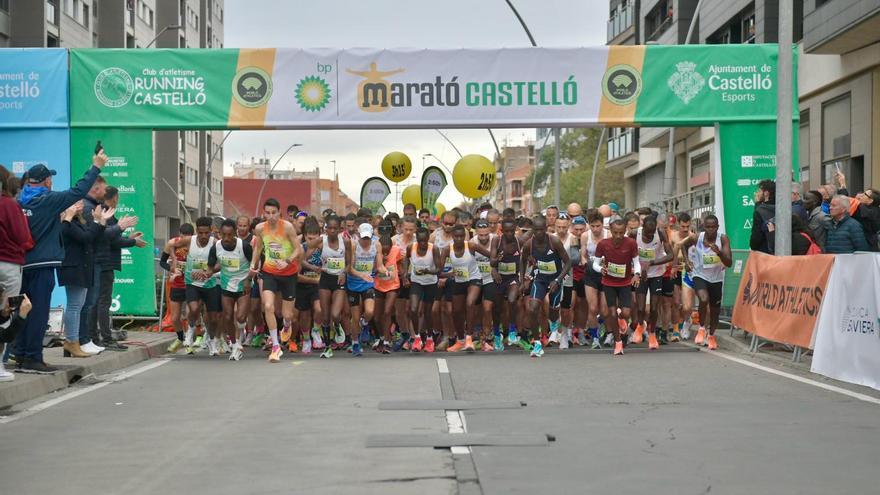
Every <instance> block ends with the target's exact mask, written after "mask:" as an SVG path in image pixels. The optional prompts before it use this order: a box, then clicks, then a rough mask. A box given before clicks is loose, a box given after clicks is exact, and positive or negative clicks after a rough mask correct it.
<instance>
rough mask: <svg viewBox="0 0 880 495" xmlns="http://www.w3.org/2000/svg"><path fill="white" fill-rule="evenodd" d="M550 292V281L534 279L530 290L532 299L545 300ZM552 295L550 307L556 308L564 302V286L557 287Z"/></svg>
mask: <svg viewBox="0 0 880 495" xmlns="http://www.w3.org/2000/svg"><path fill="white" fill-rule="evenodd" d="M549 292H550V282H548V281H546V280H541V279H537V278H536V279H535V280H532V289H531V290H530V291H529V294H530V296H531V297H532V299H537V300H538V301H543V300H544V297H546V296H547V295H548V293H549ZM549 295H550V309H556V308H558V307H559V305H560V304H561V303H562V286H561V285H559V286H558V287H557V288H556V292H553V293H552V294H549Z"/></svg>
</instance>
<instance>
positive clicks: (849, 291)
mask: <svg viewBox="0 0 880 495" xmlns="http://www.w3.org/2000/svg"><path fill="white" fill-rule="evenodd" d="M814 349H815V351H814V352H813V363H812V366H811V368H810V369H811V371H813V372H814V373H819V374H822V375H825V376H827V377H830V378H834V379H837V380H843V381H845V382H850V383H856V384H859V385H865V386H868V387H872V388H875V389H877V390H880V255H877V254H845V255H838V256H837V259H836V260H835V262H834V268H833V269H832V270H831V277H830V279H829V280H828V290H827V291H826V295H825V299H824V301H823V302H822V310H821V312H820V313H819V324H818V329H817V331H816V338H815V347H814Z"/></svg>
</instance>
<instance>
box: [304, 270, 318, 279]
mask: <svg viewBox="0 0 880 495" xmlns="http://www.w3.org/2000/svg"><path fill="white" fill-rule="evenodd" d="M301 275H302V276H303V277H305V278H310V279H314V280H317V279H319V278H321V274H320V273H318V272H303V273H302V274H301Z"/></svg>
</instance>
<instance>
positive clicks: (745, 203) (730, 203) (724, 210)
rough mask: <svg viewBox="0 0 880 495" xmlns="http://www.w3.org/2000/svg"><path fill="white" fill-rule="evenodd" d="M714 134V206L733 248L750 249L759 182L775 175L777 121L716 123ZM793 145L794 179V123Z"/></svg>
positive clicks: (795, 171) (794, 173)
mask: <svg viewBox="0 0 880 495" xmlns="http://www.w3.org/2000/svg"><path fill="white" fill-rule="evenodd" d="M715 135H716V136H718V137H717V141H716V153H717V154H716V164H717V165H716V173H715V192H716V195H715V210H716V212H717V213H718V219H719V220H720V221H721V229H722V231H723V232H724V233H725V234H727V236H728V237H729V238H730V247H731V249H744V250H747V249H749V238H750V237H751V235H752V227H753V225H752V216H753V213H754V211H755V191H756V190H757V187H758V183H759V182H760V181H762V180H764V179H773V180H775V179H776V122H744V123H724V124H717V125H716V129H715ZM791 147H792V150H791V153H792V163H791V164H790V166H791V167H792V180H793V181H795V182H797V181H798V173H799V170H798V167H797V165H796V164H797V163H798V154H797V150H798V135H797V125H795V126H793V132H792V142H791ZM717 170H720V173H718V172H717ZM777 200H778V201H782V200H783V198H777Z"/></svg>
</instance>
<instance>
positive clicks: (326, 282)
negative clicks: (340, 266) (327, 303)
mask: <svg viewBox="0 0 880 495" xmlns="http://www.w3.org/2000/svg"><path fill="white" fill-rule="evenodd" d="M318 288H319V289H321V290H329V291H331V292H333V291H337V290H343V289H345V278H343V282H342V285H339V275H330V274H329V273H323V272H322V273H321V278H320V279H319V280H318Z"/></svg>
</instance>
